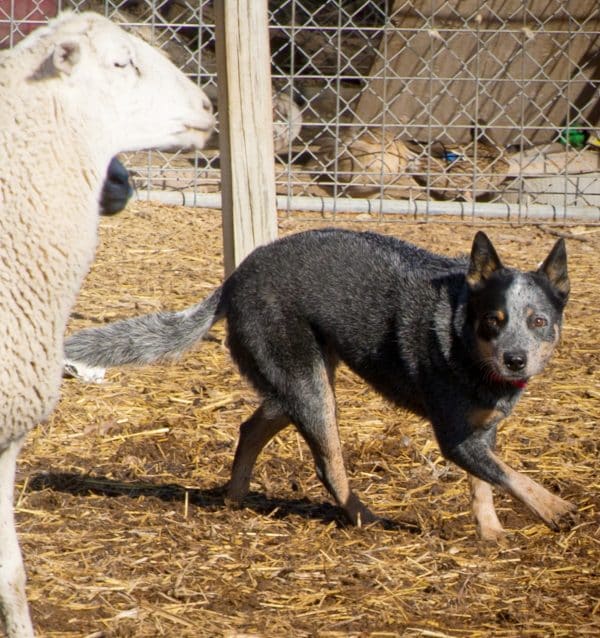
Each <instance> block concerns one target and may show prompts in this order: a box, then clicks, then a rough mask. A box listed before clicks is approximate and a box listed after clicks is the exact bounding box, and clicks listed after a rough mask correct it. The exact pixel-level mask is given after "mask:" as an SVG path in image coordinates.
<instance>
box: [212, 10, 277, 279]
mask: <svg viewBox="0 0 600 638" xmlns="http://www.w3.org/2000/svg"><path fill="white" fill-rule="evenodd" d="M215 18H216V50H217V84H218V95H219V148H220V154H221V191H222V201H223V247H224V261H225V274H226V275H228V274H230V273H231V272H232V271H233V270H234V269H235V268H236V266H237V265H238V264H239V263H240V261H242V259H243V258H244V257H245V256H246V255H247V254H248V253H250V252H251V251H252V250H253V249H254V248H255V247H256V246H258V245H260V244H263V243H265V242H268V241H271V240H273V239H275V238H276V236H277V209H276V199H275V160H274V152H273V107H272V88H271V52H270V45H269V33H268V11H267V0H216V1H215Z"/></svg>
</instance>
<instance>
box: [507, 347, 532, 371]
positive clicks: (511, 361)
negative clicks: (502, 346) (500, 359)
mask: <svg viewBox="0 0 600 638" xmlns="http://www.w3.org/2000/svg"><path fill="white" fill-rule="evenodd" d="M504 365H505V366H506V367H507V368H508V369H509V370H512V372H519V370H522V369H523V368H524V367H525V366H526V365H527V355H526V354H525V353H524V352H505V353H504Z"/></svg>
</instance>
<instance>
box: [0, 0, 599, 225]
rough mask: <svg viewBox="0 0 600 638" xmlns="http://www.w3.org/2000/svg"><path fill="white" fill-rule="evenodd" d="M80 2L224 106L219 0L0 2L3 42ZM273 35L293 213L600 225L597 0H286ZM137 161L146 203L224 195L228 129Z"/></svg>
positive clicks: (275, 4)
mask: <svg viewBox="0 0 600 638" xmlns="http://www.w3.org/2000/svg"><path fill="white" fill-rule="evenodd" d="M67 8H68V9H74V10H76V11H80V10H89V9H91V10H95V11H98V12H101V13H103V14H104V15H107V16H109V17H111V18H113V19H115V20H117V21H119V22H121V23H123V25H124V26H126V27H127V28H128V29H131V30H132V31H135V32H137V33H138V34H139V35H140V36H141V37H143V38H144V39H146V40H148V41H149V42H151V43H152V44H154V45H155V46H158V47H160V48H161V49H163V50H164V52H165V53H166V54H167V55H168V56H169V57H170V58H171V59H172V60H173V61H174V62H175V63H176V64H177V65H178V66H179V67H180V68H182V69H183V71H184V72H185V73H186V74H188V75H189V76H190V77H192V78H193V79H194V80H195V81H196V82H198V83H199V84H200V85H202V87H203V88H204V90H205V91H206V93H207V94H208V95H209V96H210V97H211V99H213V101H214V103H215V107H216V95H217V91H216V82H217V78H216V63H215V24H214V9H213V3H212V1H211V0H198V1H196V2H192V1H186V0H122V1H117V0H37V1H36V0H23V1H20V2H15V1H14V0H0V48H3V47H8V46H12V45H13V44H15V43H16V42H17V41H18V40H19V39H20V38H22V37H23V36H24V35H26V34H27V33H28V32H29V31H31V30H32V29H33V28H35V26H37V25H38V24H43V23H44V22H45V20H46V18H47V17H50V16H53V15H55V14H56V12H57V11H58V10H61V9H67ZM269 24H270V39H271V52H272V83H273V121H274V146H275V151H276V162H275V164H276V177H275V179H276V190H277V193H278V195H279V196H280V197H279V198H278V203H279V205H280V207H281V208H282V209H283V210H284V211H287V212H288V214H294V215H300V214H301V213H300V212H298V211H302V210H316V211H318V212H319V214H327V215H335V214H336V213H338V212H344V211H352V212H362V213H368V214H371V215H372V214H385V213H408V214H410V215H411V217H412V218H414V217H415V216H417V217H424V218H427V217H429V216H432V215H436V214H437V213H450V214H459V215H461V216H463V217H470V216H472V215H476V214H477V215H486V214H489V215H494V216H502V217H505V218H506V219H510V220H511V221H512V220H522V219H531V218H536V217H538V216H539V217H543V218H545V219H548V218H552V219H555V220H557V221H565V220H568V219H570V218H571V217H573V218H577V219H586V220H588V221H599V220H600V140H599V139H598V138H599V136H600V5H599V4H598V2H597V0H579V2H577V3H574V2H566V1H562V0H532V1H531V2H520V1H519V2H518V1H516V0H490V1H488V2H477V1H474V0H464V1H462V2H460V3H453V2H443V1H441V0H427V1H424V0H420V1H419V0H417V1H416V2H404V1H403V0H388V1H386V0H344V1H343V2H341V1H340V0H337V1H332V0H278V1H274V0H273V1H271V2H269ZM123 161H124V163H125V164H126V165H127V167H128V168H129V170H130V171H131V174H132V176H133V181H134V183H135V186H136V188H137V190H138V193H139V194H141V195H143V194H144V193H152V196H157V195H158V196H160V194H161V193H162V194H163V196H164V199H165V201H181V202H193V203H194V204H196V205H206V206H211V205H214V203H215V201H217V200H218V197H217V193H218V191H219V184H220V172H219V154H218V138H217V136H216V135H215V136H214V138H213V139H212V140H211V143H210V144H209V146H208V147H207V148H206V149H205V150H204V151H203V152H201V153H181V152H180V153H173V154H171V153H160V152H148V153H136V154H129V155H126V156H125V157H124V158H123ZM178 198H179V199H178ZM294 211H296V212H294Z"/></svg>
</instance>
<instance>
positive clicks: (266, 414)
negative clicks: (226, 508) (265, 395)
mask: <svg viewBox="0 0 600 638" xmlns="http://www.w3.org/2000/svg"><path fill="white" fill-rule="evenodd" d="M289 423H290V419H289V417H288V416H287V415H286V414H285V413H284V412H282V411H281V410H280V409H278V408H277V407H276V406H274V405H273V404H272V403H270V402H269V401H264V402H263V403H262V404H261V406H260V407H259V408H258V409H257V410H256V412H254V414H253V415H252V416H251V417H250V418H249V419H248V420H247V421H245V422H244V423H242V425H241V426H240V438H239V441H238V444H237V448H236V450H235V457H234V459H233V466H232V469H231V479H230V481H229V484H228V485H227V500H228V501H230V502H231V503H233V504H236V505H239V504H241V502H242V500H243V499H244V497H245V496H246V494H247V493H248V488H249V487H250V478H251V476H252V469H253V468H254V464H255V463H256V459H257V458H258V455H259V454H260V453H261V451H262V449H263V448H264V447H265V445H266V444H267V443H268V442H269V441H270V440H271V439H272V438H273V437H274V436H275V435H276V434H277V433H278V432H280V431H281V430H283V428H285V427H286V426H287V425H289Z"/></svg>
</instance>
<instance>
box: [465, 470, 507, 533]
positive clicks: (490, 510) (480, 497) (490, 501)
mask: <svg viewBox="0 0 600 638" xmlns="http://www.w3.org/2000/svg"><path fill="white" fill-rule="evenodd" d="M469 482H470V485H471V507H472V510H473V516H474V518H475V523H476V524H477V532H478V534H479V536H480V538H482V539H483V540H485V541H496V540H500V539H501V538H502V537H503V536H504V535H505V534H506V532H505V530H504V528H503V527H502V523H500V521H499V519H498V515H497V514H496V508H495V507H494V495H493V493H492V486H491V485H490V484H489V483H486V481H482V480H481V479H479V478H477V477H475V476H473V475H471V474H470V475H469Z"/></svg>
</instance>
